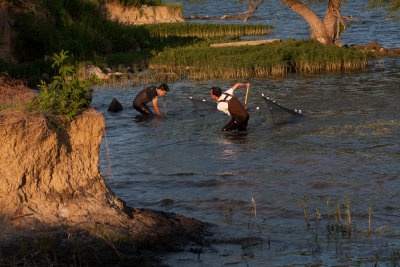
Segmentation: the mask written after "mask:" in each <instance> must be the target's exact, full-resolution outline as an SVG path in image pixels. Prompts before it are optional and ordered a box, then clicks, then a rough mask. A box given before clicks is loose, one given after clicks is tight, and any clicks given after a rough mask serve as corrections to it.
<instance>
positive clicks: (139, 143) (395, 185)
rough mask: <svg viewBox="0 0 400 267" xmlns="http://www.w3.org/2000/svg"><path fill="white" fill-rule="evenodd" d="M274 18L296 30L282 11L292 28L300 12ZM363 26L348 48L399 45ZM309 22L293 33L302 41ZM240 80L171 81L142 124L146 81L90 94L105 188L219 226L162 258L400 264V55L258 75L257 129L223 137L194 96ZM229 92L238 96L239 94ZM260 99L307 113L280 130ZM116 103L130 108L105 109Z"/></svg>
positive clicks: (395, 28) (253, 114)
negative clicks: (98, 123)
mask: <svg viewBox="0 0 400 267" xmlns="http://www.w3.org/2000/svg"><path fill="white" fill-rule="evenodd" d="M232 2H233V1H232ZM217 3H218V5H221V6H220V8H218V7H217V6H216V5H217ZM230 3H231V1H215V2H214V3H211V4H212V5H213V7H212V8H210V7H207V1H206V4H205V5H200V4H187V5H188V6H189V7H190V10H187V9H186V8H185V13H187V15H188V14H196V15H204V14H208V15H213V16H214V15H215V16H222V15H224V14H234V10H235V9H234V8H236V7H237V6H236V5H234V4H232V5H231V4H230ZM222 7H224V8H228V9H227V11H226V12H223V11H224V10H222ZM350 10H355V9H354V8H351V9H350ZM203 12H205V13H203ZM353 16H355V13H354V14H353ZM268 17H270V18H272V16H270V15H269V16H268ZM276 17H277V21H276V24H275V30H276V32H275V36H273V37H272V38H281V39H286V38H288V37H290V36H289V34H290V32H291V29H290V28H286V29H283V28H284V26H285V25H284V24H285V23H284V21H285V20H284V18H286V19H288V20H289V22H290V24H292V23H295V24H297V23H298V22H297V20H296V21H293V19H295V17H296V16H295V14H292V12H291V11H290V10H286V11H285V10H284V9H283V8H282V9H281V10H279V12H277V14H276ZM289 22H288V23H286V26H289V25H288V24H289ZM263 23H264V22H263ZM267 23H271V21H267ZM298 25H300V23H299V24H298ZM371 25H375V26H371ZM388 25H391V26H390V27H391V28H388V27H387V26H388ZM356 26H357V27H356ZM356 26H354V29H353V28H352V29H351V31H353V33H354V35H353V34H351V33H350V32H348V33H346V35H345V36H343V38H342V41H344V40H346V41H344V43H353V42H354V43H358V44H361V43H368V42H370V41H375V40H376V41H378V42H380V43H381V44H382V45H384V46H386V47H400V34H399V28H400V24H395V23H394V22H391V21H389V22H388V21H385V20H384V19H383V20H382V17H381V16H379V15H373V16H371V17H368V16H367V17H363V18H362V22H360V23H359V24H357V25H356ZM352 27H353V26H352ZM298 28H300V26H299V27H298ZM306 30H307V27H306V28H305V30H304V33H301V32H302V30H301V29H299V31H300V33H297V32H296V33H293V34H292V35H291V36H292V37H293V38H295V39H299V38H308V35H309V33H306ZM234 82H236V81H202V82H193V83H192V82H189V81H186V80H183V81H178V82H174V83H171V84H169V85H170V89H171V91H170V92H169V93H168V94H167V113H168V115H167V116H164V117H161V118H158V119H148V120H143V119H142V118H140V117H138V116H137V115H138V113H137V112H136V111H135V110H134V109H133V108H132V107H131V106H132V101H133V99H134V97H135V95H136V94H137V93H138V92H139V91H140V90H141V89H142V87H133V86H127V87H123V88H113V89H107V88H97V89H96V91H95V96H94V99H93V102H92V104H93V106H94V107H95V108H96V109H97V110H98V111H99V112H101V113H102V114H103V115H104V117H105V119H106V134H105V136H104V137H105V138H104V139H103V142H102V144H101V152H100V158H101V159H100V166H101V170H102V172H103V174H104V176H105V179H106V181H107V183H108V185H109V186H110V187H111V189H112V190H113V191H114V192H115V193H116V194H117V195H118V196H119V197H120V198H122V199H123V200H125V201H126V202H127V204H128V205H129V206H132V207H138V208H151V209H155V210H162V211H167V212H175V213H179V214H183V215H185V216H187V217H193V218H196V219H198V220H201V221H204V222H208V223H210V224H211V225H212V226H211V228H210V230H211V231H212V233H213V235H212V237H210V239H207V240H206V241H205V243H204V246H203V247H201V246H200V245H195V244H193V245H191V246H189V247H188V248H186V249H185V251H183V252H179V253H167V254H163V255H160V256H161V259H162V260H163V263H164V264H166V265H169V266H282V265H285V266H291V265H325V266H331V265H335V266H343V265H347V266H348V265H351V266H353V265H356V266H358V265H361V266H372V265H374V264H377V263H378V264H380V265H379V266H384V265H391V266H392V265H393V266H396V265H399V263H400V258H399V257H400V234H399V233H400V232H399V231H400V225H399V219H400V209H399V208H400V207H399V203H400V180H399V177H400V121H399V113H400V60H396V59H385V60H384V61H379V62H372V64H371V68H369V69H368V70H365V71H361V72H357V73H352V74H315V75H309V76H299V75H289V76H288V77H287V78H286V79H284V80H280V81H279V80H271V79H250V80H248V82H250V83H251V87H250V91H249V96H248V105H247V106H248V110H249V113H250V121H249V127H248V132H247V133H245V134H239V135H238V134H236V135H235V134H224V133H221V131H220V129H221V128H222V127H223V126H224V125H225V123H227V121H228V120H229V117H228V116H226V115H224V114H223V113H221V112H218V111H217V110H207V111H202V112H199V111H196V109H195V107H194V105H193V104H192V103H191V101H190V100H189V97H194V98H197V99H205V100H206V101H210V102H211V101H212V100H211V98H210V96H209V93H210V88H211V86H220V87H221V88H223V89H229V87H230V86H231V85H233V84H234ZM244 82H247V81H244ZM235 93H236V94H235V95H237V96H238V98H239V99H240V100H242V101H244V98H245V89H244V88H239V89H237V91H236V92H235ZM262 93H264V94H265V95H268V96H269V97H271V98H272V99H275V100H277V101H278V102H280V103H281V104H282V105H284V106H287V107H290V108H297V109H302V110H303V113H304V114H305V115H306V118H305V119H304V120H302V121H300V122H297V123H290V124H284V125H274V124H273V123H272V119H271V114H270V113H269V109H268V108H267V106H266V103H265V102H264V100H263V99H262V98H261V96H260V95H261V94H262ZM114 97H115V98H117V99H118V100H119V101H120V102H121V103H122V105H123V106H124V110H123V111H122V112H119V113H110V112H107V108H108V105H109V103H110V102H111V100H112V98H114ZM160 106H161V109H163V107H162V102H160ZM110 170H111V171H110ZM338 210H339V214H340V218H339V216H337V215H335V214H338ZM305 212H307V213H305ZM349 218H350V220H351V221H350V222H349ZM307 220H308V221H309V226H308V225H307ZM349 228H350V230H349ZM199 250H202V253H200V254H199V253H197V251H199ZM392 263H393V264H392Z"/></svg>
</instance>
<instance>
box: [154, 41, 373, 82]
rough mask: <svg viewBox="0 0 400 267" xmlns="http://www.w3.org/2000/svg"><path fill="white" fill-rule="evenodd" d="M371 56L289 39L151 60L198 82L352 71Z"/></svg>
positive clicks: (168, 53)
mask: <svg viewBox="0 0 400 267" xmlns="http://www.w3.org/2000/svg"><path fill="white" fill-rule="evenodd" d="M369 60H370V56H369V55H368V54H366V53H363V52H361V51H358V50H356V49H350V48H340V47H337V46H324V45H321V44H319V43H318V42H316V41H313V40H297V41H296V40H288V41H284V42H274V43H271V44H266V45H262V46H242V47H220V48H211V47H208V46H201V47H191V46H187V47H177V48H167V49H165V50H164V51H163V52H161V53H159V54H157V56H155V57H154V58H152V59H151V64H152V68H153V69H155V70H161V71H168V72H177V73H184V74H186V75H189V76H190V77H191V78H194V79H236V78H250V77H260V78H262V77H276V76H279V77H284V76H285V75H286V74H287V73H288V72H296V73H300V74H308V73H318V72H332V71H351V70H357V69H363V68H365V67H367V66H368V62H369Z"/></svg>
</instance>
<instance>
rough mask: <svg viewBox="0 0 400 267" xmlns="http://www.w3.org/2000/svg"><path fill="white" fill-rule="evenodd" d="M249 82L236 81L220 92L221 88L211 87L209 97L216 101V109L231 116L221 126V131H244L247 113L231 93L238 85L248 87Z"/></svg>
mask: <svg viewBox="0 0 400 267" xmlns="http://www.w3.org/2000/svg"><path fill="white" fill-rule="evenodd" d="M249 86H250V83H236V84H235V85H234V86H232V88H230V89H229V90H227V91H225V92H224V93H222V90H221V88H219V87H212V88H211V98H212V99H214V100H215V101H217V102H218V105H217V109H218V110H220V111H222V112H224V113H226V114H228V115H229V116H232V119H231V120H230V121H229V122H228V124H226V125H225V126H224V128H222V131H223V132H227V131H235V130H237V131H246V130H247V122H248V121H249V114H248V113H247V110H246V108H245V107H244V106H243V105H242V104H241V103H240V101H239V100H238V99H237V98H236V97H235V96H234V95H233V92H234V91H235V90H236V88H238V87H249Z"/></svg>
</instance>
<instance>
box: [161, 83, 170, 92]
mask: <svg viewBox="0 0 400 267" xmlns="http://www.w3.org/2000/svg"><path fill="white" fill-rule="evenodd" d="M158 89H161V90H163V91H166V92H168V91H169V87H168V85H167V84H166V83H162V84H161V85H160V86H159V87H158Z"/></svg>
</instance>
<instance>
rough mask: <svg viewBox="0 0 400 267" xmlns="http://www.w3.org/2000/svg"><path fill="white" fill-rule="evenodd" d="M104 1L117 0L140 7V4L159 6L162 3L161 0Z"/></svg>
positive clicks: (126, 4)
mask: <svg viewBox="0 0 400 267" xmlns="http://www.w3.org/2000/svg"><path fill="white" fill-rule="evenodd" d="M106 2H117V3H120V4H122V5H124V6H135V7H141V6H142V5H148V6H159V5H161V4H162V1H161V0H106Z"/></svg>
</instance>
